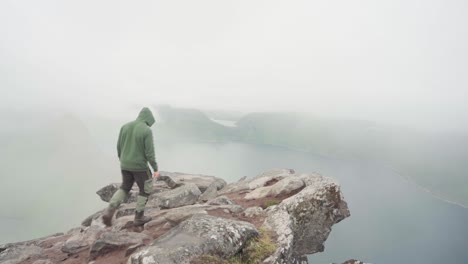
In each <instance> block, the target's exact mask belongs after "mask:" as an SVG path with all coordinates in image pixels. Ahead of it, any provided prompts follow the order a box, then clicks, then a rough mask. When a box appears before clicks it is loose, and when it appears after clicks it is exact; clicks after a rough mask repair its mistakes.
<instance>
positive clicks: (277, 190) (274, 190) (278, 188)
mask: <svg viewBox="0 0 468 264" xmlns="http://www.w3.org/2000/svg"><path fill="white" fill-rule="evenodd" d="M304 186H305V184H304V181H303V180H301V178H299V177H294V176H291V177H286V178H284V179H282V180H280V181H279V182H277V183H275V184H273V185H272V186H271V191H270V193H269V195H271V196H279V195H288V194H290V193H293V192H296V191H298V190H300V189H301V188H302V187H304Z"/></svg>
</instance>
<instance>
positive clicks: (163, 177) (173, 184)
mask: <svg viewBox="0 0 468 264" xmlns="http://www.w3.org/2000/svg"><path fill="white" fill-rule="evenodd" d="M158 181H163V182H165V183H166V184H167V186H169V188H171V189H175V188H177V187H179V186H180V184H179V183H176V182H175V181H174V180H173V179H172V178H171V176H168V175H160V176H159V178H158Z"/></svg>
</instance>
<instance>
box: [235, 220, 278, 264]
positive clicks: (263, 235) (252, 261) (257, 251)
mask: <svg viewBox="0 0 468 264" xmlns="http://www.w3.org/2000/svg"><path fill="white" fill-rule="evenodd" d="M259 231H260V235H259V236H258V237H256V238H253V239H251V240H249V241H247V244H246V246H245V247H244V248H243V249H242V250H241V252H239V253H237V254H236V255H234V256H233V257H231V258H229V259H228V263H229V264H258V263H262V262H263V260H265V259H266V258H267V257H269V256H270V255H271V254H273V253H274V252H275V250H276V245H275V243H274V242H273V241H272V239H271V237H270V235H269V234H268V231H267V230H265V229H263V228H261V229H260V230H259Z"/></svg>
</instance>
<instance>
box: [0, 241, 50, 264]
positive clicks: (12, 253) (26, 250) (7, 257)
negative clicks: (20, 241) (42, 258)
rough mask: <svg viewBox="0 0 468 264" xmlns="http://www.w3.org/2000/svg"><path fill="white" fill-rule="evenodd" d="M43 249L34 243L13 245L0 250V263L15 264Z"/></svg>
mask: <svg viewBox="0 0 468 264" xmlns="http://www.w3.org/2000/svg"><path fill="white" fill-rule="evenodd" d="M43 251H44V250H43V249H42V248H40V247H38V246H35V245H15V246H11V247H8V248H5V249H4V250H3V251H0V252H1V253H0V263H3V264H16V263H21V262H22V261H24V260H26V259H28V258H30V257H33V256H37V255H41V254H42V253H43Z"/></svg>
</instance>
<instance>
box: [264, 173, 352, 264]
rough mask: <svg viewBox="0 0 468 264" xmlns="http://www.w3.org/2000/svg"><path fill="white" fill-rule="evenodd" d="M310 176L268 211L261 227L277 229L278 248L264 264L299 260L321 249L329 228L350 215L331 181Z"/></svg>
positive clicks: (334, 183) (341, 196)
mask: <svg viewBox="0 0 468 264" xmlns="http://www.w3.org/2000/svg"><path fill="white" fill-rule="evenodd" d="M311 177H313V178H314V179H312V180H311V181H313V182H314V183H313V184H311V185H309V186H307V187H306V188H304V189H303V190H302V191H301V192H299V193H298V194H296V195H294V196H292V197H290V198H288V199H285V200H283V201H282V202H281V203H280V204H279V205H277V206H274V207H272V208H271V209H270V210H267V218H266V221H265V224H264V226H265V227H266V228H268V229H270V230H273V231H274V232H276V235H277V238H278V239H277V244H278V245H279V247H278V249H277V250H276V251H275V253H274V254H273V255H272V256H270V257H269V258H268V259H267V260H266V261H265V263H298V261H299V260H300V259H302V257H303V256H304V255H305V254H313V253H316V252H322V251H323V250H324V245H323V243H324V242H325V240H326V239H327V238H328V235H329V234H330V232H331V227H332V226H333V225H334V224H336V223H338V222H340V221H341V220H343V219H345V218H346V217H348V216H349V215H350V213H349V210H348V206H347V204H346V202H345V201H344V199H343V195H342V193H341V191H340V187H339V185H338V184H337V183H336V182H335V181H334V180H332V179H330V178H325V177H316V176H315V175H313V176H311ZM304 182H305V181H304Z"/></svg>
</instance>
